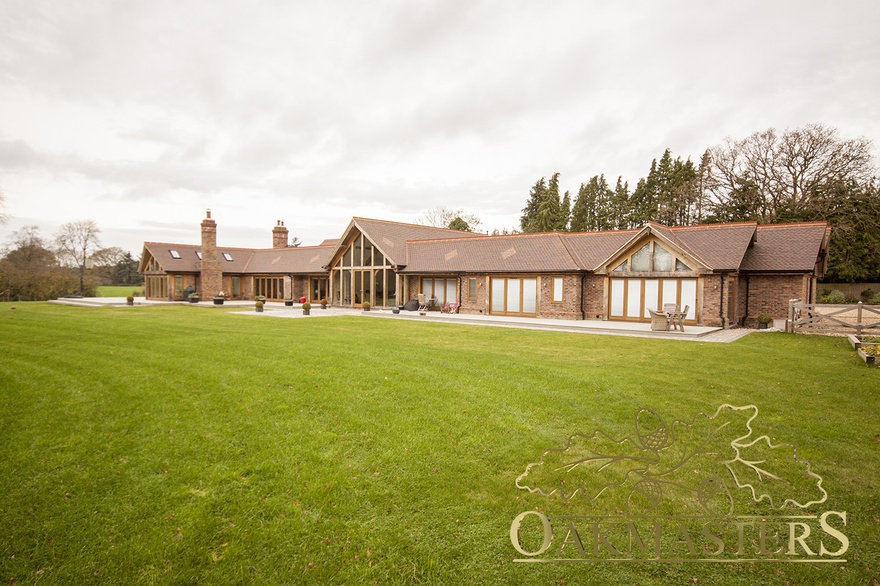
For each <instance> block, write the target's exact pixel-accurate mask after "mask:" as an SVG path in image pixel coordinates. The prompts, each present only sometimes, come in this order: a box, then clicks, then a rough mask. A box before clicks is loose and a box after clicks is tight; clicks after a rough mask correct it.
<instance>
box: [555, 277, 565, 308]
mask: <svg viewBox="0 0 880 586" xmlns="http://www.w3.org/2000/svg"><path fill="white" fill-rule="evenodd" d="M562 291H563V287H562V277H553V303H562Z"/></svg>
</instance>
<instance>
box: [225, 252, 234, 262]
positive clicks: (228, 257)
mask: <svg viewBox="0 0 880 586" xmlns="http://www.w3.org/2000/svg"><path fill="white" fill-rule="evenodd" d="M223 258H225V259H226V260H227V261H229V262H232V255H231V254H229V253H228V252H224V253H223Z"/></svg>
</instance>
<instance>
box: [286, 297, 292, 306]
mask: <svg viewBox="0 0 880 586" xmlns="http://www.w3.org/2000/svg"><path fill="white" fill-rule="evenodd" d="M284 307H293V299H285V300H284Z"/></svg>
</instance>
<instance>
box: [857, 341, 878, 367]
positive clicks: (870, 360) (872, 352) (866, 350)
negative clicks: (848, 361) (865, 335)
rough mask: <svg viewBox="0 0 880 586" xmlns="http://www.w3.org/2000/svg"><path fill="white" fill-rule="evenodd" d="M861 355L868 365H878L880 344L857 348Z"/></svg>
mask: <svg viewBox="0 0 880 586" xmlns="http://www.w3.org/2000/svg"><path fill="white" fill-rule="evenodd" d="M857 352H858V353H859V356H860V357H861V358H862V360H864V361H865V364H867V365H868V366H877V364H878V363H880V345H877V344H869V345H867V346H862V347H861V348H859V349H858V350H857Z"/></svg>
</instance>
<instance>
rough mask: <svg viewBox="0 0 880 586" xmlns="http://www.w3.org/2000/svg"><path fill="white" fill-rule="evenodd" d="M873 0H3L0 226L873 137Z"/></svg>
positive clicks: (260, 235)
mask: <svg viewBox="0 0 880 586" xmlns="http://www.w3.org/2000/svg"><path fill="white" fill-rule="evenodd" d="M878 25H880V2H878V1H877V0H864V1H855V0H834V1H833V2H832V1H829V0H821V1H816V0H798V1H791V2H781V1H775V0H761V1H759V2H752V1H743V0H737V1H736V2H723V3H722V2H715V1H714V0H700V1H693V2H688V1H660V0H656V1H645V2H636V1H631V0H627V1H626V2H612V1H609V0H603V1H601V2H599V1H592V0H577V1H571V2H565V1H554V2H510V1H497V2H492V1H479V0H465V1H452V0H445V1H436V2H417V1H412V0H408V1H399V2H379V1H363V0H353V1H348V2H342V1H339V2H337V1H332V0H331V1H321V2H314V1H312V2H299V1H291V0H284V1H277V2H270V1H259V2H257V1H253V0H248V1H242V2H233V1H218V0H193V1H188V0H168V1H164V0H135V1H128V0H105V1H101V0H77V1H76V2H65V1H62V0H55V1H41V0H21V1H19V0H0V191H2V193H3V194H4V195H5V200H6V201H5V208H4V210H3V211H4V212H5V213H6V214H7V215H9V216H10V219H9V222H8V223H7V224H6V225H5V226H0V243H2V242H5V241H8V240H9V238H10V236H11V234H12V232H14V231H15V230H17V229H19V228H21V227H22V226H24V225H30V224H36V225H37V226H39V228H40V231H41V233H42V235H43V236H44V237H45V238H47V239H50V238H51V237H52V236H53V235H54V233H55V232H56V231H57V229H58V227H59V226H60V225H61V224H64V223H66V222H70V221H75V220H81V219H92V220H94V221H95V222H97V224H98V226H99V227H100V229H101V231H102V232H101V239H102V243H103V245H104V246H119V247H121V248H123V249H125V250H130V251H132V253H133V254H134V255H135V256H139V255H140V252H141V249H142V243H143V242H144V241H145V240H153V241H168V242H179V243H197V242H198V239H199V233H198V224H199V222H200V221H201V219H202V218H203V217H204V212H205V209H206V208H211V209H212V210H213V216H214V218H215V219H216V220H217V222H218V240H219V243H220V244H221V245H226V246H243V247H268V246H270V245H271V229H272V227H273V226H274V225H275V221H276V220H284V221H285V223H286V225H287V226H288V228H289V229H290V231H291V233H292V234H294V235H297V236H299V237H300V238H301V239H302V240H303V241H304V244H317V243H318V242H320V241H321V240H323V239H324V238H334V237H338V236H339V235H340V234H341V232H342V230H343V229H344V228H345V226H346V225H347V223H348V222H349V220H350V219H351V217H352V216H355V215H358V216H367V217H373V218H380V219H389V220H398V221H405V222H409V221H413V220H414V219H415V218H416V217H418V216H419V215H420V214H421V213H422V212H424V210H425V209H427V208H429V207H434V206H446V207H450V208H459V207H461V208H465V209H466V210H467V211H469V212H471V213H474V214H476V215H477V216H478V217H480V218H481V219H482V220H483V226H482V228H483V229H484V230H491V229H492V228H499V229H501V228H504V227H508V228H510V227H514V226H518V221H519V215H520V211H521V209H522V208H523V206H524V205H525V201H526V198H527V197H528V192H529V188H530V187H531V185H532V184H534V182H535V181H536V180H538V179H539V178H540V177H542V176H549V175H551V174H552V173H553V172H556V171H559V172H561V174H562V175H561V185H562V188H563V190H565V189H568V190H570V191H571V192H572V194H574V193H576V191H577V188H578V186H579V184H580V183H581V182H586V181H587V180H589V178H590V177H592V176H593V175H596V174H599V173H605V175H606V176H607V177H608V178H609V181H610V182H611V183H612V184H613V183H614V181H615V180H616V178H617V176H618V175H622V176H623V177H624V179H626V180H628V181H629V182H630V185H631V186H634V185H635V183H636V182H637V180H638V179H639V178H640V177H644V176H645V175H646V174H647V171H648V169H649V167H650V164H651V160H652V159H653V158H659V157H660V155H662V153H663V150H664V149H666V148H671V149H672V151H673V155H675V156H682V157H684V158H687V157H691V158H692V159H694V160H695V161H697V160H699V157H700V155H701V154H702V152H703V151H704V150H705V149H706V148H707V147H711V146H714V145H717V144H718V143H720V142H721V141H722V140H723V139H724V138H725V137H728V136H729V137H732V138H744V137H745V136H747V135H749V134H751V133H752V132H755V131H760V130H765V129H767V128H770V127H774V128H777V129H779V130H783V129H785V128H797V127H801V126H804V125H806V124H810V123H823V124H826V125H828V126H832V127H835V128H837V129H838V130H839V131H840V134H841V136H842V137H843V138H856V137H860V136H864V137H867V138H869V139H871V140H872V141H874V143H875V148H874V153H875V163H876V161H877V160H878V159H877V153H878V149H877V143H878V141H880V111H878V110H880V108H878V103H880V28H878Z"/></svg>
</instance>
